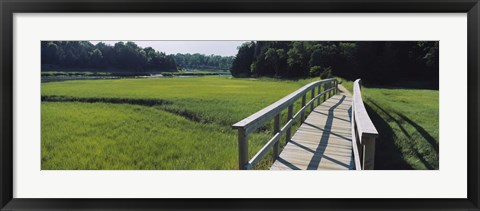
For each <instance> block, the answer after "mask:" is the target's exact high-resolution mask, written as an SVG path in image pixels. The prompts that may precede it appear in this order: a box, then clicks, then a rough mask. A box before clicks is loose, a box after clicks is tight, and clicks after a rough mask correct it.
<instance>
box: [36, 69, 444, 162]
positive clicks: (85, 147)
mask: <svg viewBox="0 0 480 211" xmlns="http://www.w3.org/2000/svg"><path fill="white" fill-rule="evenodd" d="M313 80H316V79H307V80H298V81H284V80H274V79H267V78H263V79H232V78H229V77H198V78H157V79H119V80H78V81H65V82H51V83H43V84H42V169H45V170H53V169H237V168H238V163H237V156H238V151H237V150H238V148H237V137H236V136H237V133H236V131H235V130H233V129H231V125H232V124H234V123H236V122H237V121H239V120H241V119H243V118H245V117H247V116H249V115H251V114H253V113H255V112H256V111H258V110H259V109H262V108H264V107H265V106H267V105H269V104H271V103H273V102H275V101H276V100H278V99H280V98H282V97H284V96H286V95H288V94H289V93H291V92H293V91H295V90H297V89H298V88H300V87H302V86H303V85H305V84H307V83H309V82H311V81H313ZM342 84H343V85H344V86H345V87H346V88H347V89H349V90H350V91H351V89H352V82H349V81H342ZM363 95H364V100H365V102H366V105H367V110H368V112H369V115H370V117H371V118H372V120H373V122H374V124H375V126H376V127H377V129H378V131H379V132H380V137H379V138H378V139H377V140H378V141H377V150H376V160H375V167H376V169H438V168H439V163H438V115H439V114H438V91H432V90H421V89H397V88H396V89H388V88H371V87H370V88H369V87H367V88H364V89H363ZM307 99H310V97H308V98H307ZM299 103H300V102H297V104H296V106H295V109H294V110H295V112H296V111H297V110H298V109H299V107H300V106H299ZM284 116H285V115H284ZM284 122H285V120H283V121H282V123H284ZM297 126H298V124H297V125H295V127H297ZM271 128H272V127H271V123H269V124H267V125H266V126H265V127H263V128H261V129H260V130H259V131H258V132H257V133H254V134H252V135H251V136H250V137H249V140H250V141H249V154H250V157H252V156H253V155H254V154H255V153H256V152H257V151H258V150H259V149H260V148H261V147H262V146H263V145H264V144H265V143H266V141H268V140H269V139H270V138H271ZM294 131H295V130H294ZM271 161H272V159H271V156H270V155H267V156H266V157H265V159H264V160H263V161H262V162H261V163H260V164H259V165H258V166H257V169H268V167H269V165H270V164H271Z"/></svg>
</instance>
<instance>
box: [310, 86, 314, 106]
mask: <svg viewBox="0 0 480 211" xmlns="http://www.w3.org/2000/svg"><path fill="white" fill-rule="evenodd" d="M313 98H315V88H313V89H312V97H311V98H310V100H313ZM314 104H315V101H312V104H310V112H312V111H313V108H314V107H315V105H314Z"/></svg>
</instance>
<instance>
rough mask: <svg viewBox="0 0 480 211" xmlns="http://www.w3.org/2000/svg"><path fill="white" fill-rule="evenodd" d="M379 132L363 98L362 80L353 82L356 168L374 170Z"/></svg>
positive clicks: (353, 134) (353, 131)
mask: <svg viewBox="0 0 480 211" xmlns="http://www.w3.org/2000/svg"><path fill="white" fill-rule="evenodd" d="M377 137H378V132H377V129H376V128H375V126H374V125H373V123H372V120H370V117H369V116H368V113H367V110H366V109H365V105H364V104H363V100H362V93H361V80H360V79H357V80H356V81H355V82H354V83H353V100H352V145H353V158H354V161H355V169H356V170H372V169H373V168H374V162H375V139H376V138H377Z"/></svg>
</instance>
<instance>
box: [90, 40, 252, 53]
mask: <svg viewBox="0 0 480 211" xmlns="http://www.w3.org/2000/svg"><path fill="white" fill-rule="evenodd" d="M132 41H133V42H135V43H136V44H137V45H138V46H140V47H143V48H145V47H152V48H153V49H155V50H157V51H160V52H165V53H166V54H176V53H182V54H185V53H191V54H193V53H200V54H205V55H210V54H214V55H220V56H235V55H237V52H238V50H237V47H238V46H240V45H241V44H242V43H244V42H248V41H134V40H132ZM90 42H91V43H93V44H94V45H95V44H97V43H99V42H104V43H106V44H109V45H112V46H113V45H114V44H115V43H117V42H119V41H98V40H97V41H90ZM123 42H126V41H123Z"/></svg>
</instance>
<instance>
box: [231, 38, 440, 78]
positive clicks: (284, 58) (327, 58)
mask: <svg viewBox="0 0 480 211" xmlns="http://www.w3.org/2000/svg"><path fill="white" fill-rule="evenodd" d="M438 52H439V43H438V42H436V41H358V42H353V41H352V42H340V41H257V42H253V41H252V42H247V43H244V44H242V45H241V46H240V47H238V53H237V55H236V57H235V59H234V60H233V64H232V68H231V73H232V75H233V76H235V77H258V76H268V77H279V78H299V77H317V76H323V77H329V76H331V75H335V76H340V77H344V78H346V79H351V80H353V79H356V78H362V79H364V80H365V81H368V82H370V83H376V84H384V83H391V82H395V81H400V80H416V81H436V82H437V83H438V77H439V70H438V67H439V66H438V63H439V59H438V58H439V57H438Z"/></svg>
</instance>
